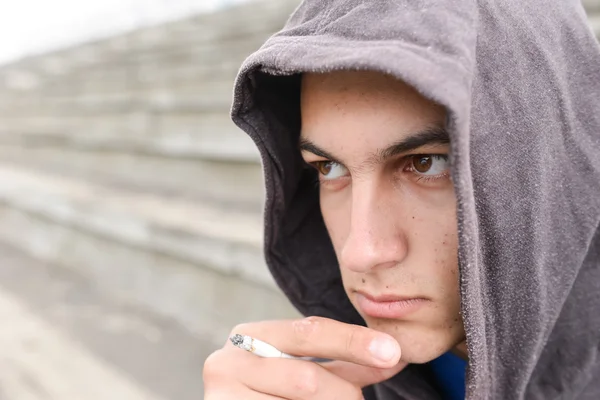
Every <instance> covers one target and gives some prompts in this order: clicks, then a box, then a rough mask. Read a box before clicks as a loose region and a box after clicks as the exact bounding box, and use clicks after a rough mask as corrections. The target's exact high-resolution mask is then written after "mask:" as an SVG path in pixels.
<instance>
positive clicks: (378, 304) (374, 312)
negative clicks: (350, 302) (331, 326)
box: [355, 292, 429, 319]
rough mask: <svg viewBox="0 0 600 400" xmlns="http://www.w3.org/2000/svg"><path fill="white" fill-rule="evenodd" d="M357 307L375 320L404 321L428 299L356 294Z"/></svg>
mask: <svg viewBox="0 0 600 400" xmlns="http://www.w3.org/2000/svg"><path fill="white" fill-rule="evenodd" d="M355 299H356V303H357V307H358V308H359V311H361V312H362V314H365V315H368V316H370V317H374V318H388V319H402V318H405V317H407V316H408V315H410V314H412V313H414V312H416V311H417V310H419V309H420V308H421V307H422V306H424V305H425V304H426V303H427V302H429V300H428V299H425V298H423V297H405V296H397V295H391V294H390V295H377V296H374V295H371V294H368V293H364V292H356V293H355Z"/></svg>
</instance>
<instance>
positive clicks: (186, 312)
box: [0, 164, 294, 337]
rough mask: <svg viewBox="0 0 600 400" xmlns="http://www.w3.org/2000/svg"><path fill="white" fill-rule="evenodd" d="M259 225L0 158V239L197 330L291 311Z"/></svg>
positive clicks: (253, 219)
mask: <svg viewBox="0 0 600 400" xmlns="http://www.w3.org/2000/svg"><path fill="white" fill-rule="evenodd" d="M261 231H262V222H261V217H260V215H256V214H252V213H247V212H241V211H235V210H232V209H227V210H222V209H219V208H216V207H210V206H207V205H204V204H200V203H198V202H190V201H186V200H184V199H176V198H164V197H160V196H157V195H152V194H147V193H136V192H132V191H126V190H123V189H117V188H114V187H107V186H102V185H99V184H92V183H89V182H85V181H81V180H78V179H74V178H67V177H64V176H57V175H53V174H51V173H48V172H41V171H30V170H27V169H24V168H19V167H17V166H15V165H6V164H0V242H4V243H7V244H9V245H11V246H13V247H15V248H18V249H20V250H22V251H24V252H25V253H27V254H30V255H32V256H34V257H36V258H37V259H39V260H42V261H44V262H47V263H50V264H54V265H60V266H64V267H67V268H71V269H74V270H77V271H78V272H79V273H82V274H84V275H86V276H89V277H90V278H91V279H92V280H93V281H94V282H96V283H97V284H98V285H99V286H100V287H103V288H108V289H111V290H113V291H115V292H118V293H119V295H120V296H123V298H127V299H128V300H131V301H134V302H139V303H142V304H145V305H147V306H150V307H152V309H156V310H159V311H160V312H161V313H163V314H165V315H169V316H172V317H174V318H176V319H178V320H179V321H181V322H182V323H184V325H185V326H189V327H192V328H193V329H194V330H195V331H198V332H201V333H202V334H210V333H211V332H212V331H213V330H215V329H216V330H217V331H219V335H223V334H226V331H227V330H228V329H230V328H231V326H232V324H235V323H236V321H237V322H239V318H240V315H243V316H244V318H245V319H246V320H255V319H261V318H264V317H265V313H267V312H268V313H269V314H270V315H271V316H273V315H277V316H278V317H281V318H284V317H286V316H287V317H289V316H290V315H292V314H293V313H294V311H293V309H292V307H291V306H290V305H289V304H287V302H286V301H282V300H283V297H282V295H281V294H280V293H279V291H278V289H277V288H276V287H275V284H274V283H273V280H272V277H271V276H270V274H269V273H268V271H267V269H266V267H265V265H264V261H263V255H262V248H261V238H262V234H261ZM175 294H176V295H175ZM215 307H216V309H215ZM194 309H196V311H197V312H194V311H193V310H194ZM198 310H202V313H199V312H198ZM201 314H202V315H210V318H208V317H207V318H204V317H202V318H200V319H198V318H199V316H200V315H201ZM215 327H217V328H215ZM221 337H222V336H221Z"/></svg>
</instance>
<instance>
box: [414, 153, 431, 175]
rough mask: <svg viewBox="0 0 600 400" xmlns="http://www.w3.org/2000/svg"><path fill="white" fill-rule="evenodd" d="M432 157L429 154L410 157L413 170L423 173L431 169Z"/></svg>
mask: <svg viewBox="0 0 600 400" xmlns="http://www.w3.org/2000/svg"><path fill="white" fill-rule="evenodd" d="M432 164H433V158H432V157H431V156H416V157H413V159H412V165H413V168H414V169H415V171H417V172H420V173H422V174H424V173H425V172H427V171H429V170H430V169H431V165H432Z"/></svg>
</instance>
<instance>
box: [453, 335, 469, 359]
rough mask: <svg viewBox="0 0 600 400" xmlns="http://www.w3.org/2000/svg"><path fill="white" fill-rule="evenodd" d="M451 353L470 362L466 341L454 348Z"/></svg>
mask: <svg viewBox="0 0 600 400" xmlns="http://www.w3.org/2000/svg"><path fill="white" fill-rule="evenodd" d="M450 351H452V353H454V354H456V355H457V356H459V357H460V358H462V359H463V360H466V361H469V352H468V350H467V341H466V340H463V341H462V342H460V343H459V344H457V345H456V346H454V347H453V348H452V349H451V350H450Z"/></svg>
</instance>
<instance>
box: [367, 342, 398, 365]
mask: <svg viewBox="0 0 600 400" xmlns="http://www.w3.org/2000/svg"><path fill="white" fill-rule="evenodd" d="M369 351H370V352H371V355H372V356H373V357H375V358H376V359H378V360H379V361H383V362H389V361H392V360H397V359H398V358H400V346H399V345H398V342H396V341H395V340H393V339H388V338H377V339H374V340H373V341H372V342H371V345H370V346H369Z"/></svg>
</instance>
